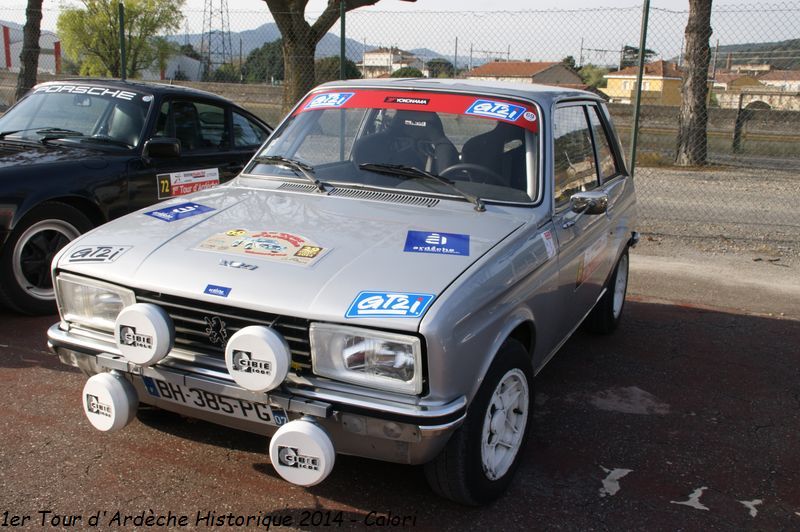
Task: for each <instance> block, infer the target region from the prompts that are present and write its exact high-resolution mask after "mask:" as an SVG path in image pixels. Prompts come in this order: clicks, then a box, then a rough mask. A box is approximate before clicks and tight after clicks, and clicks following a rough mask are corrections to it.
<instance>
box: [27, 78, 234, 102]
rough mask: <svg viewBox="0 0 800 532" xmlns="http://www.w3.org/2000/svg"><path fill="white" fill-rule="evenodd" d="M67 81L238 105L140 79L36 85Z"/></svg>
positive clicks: (204, 93) (181, 88)
mask: <svg viewBox="0 0 800 532" xmlns="http://www.w3.org/2000/svg"><path fill="white" fill-rule="evenodd" d="M65 83H74V84H81V85H88V84H92V85H98V86H101V87H113V88H116V89H132V90H138V91H140V92H147V93H149V94H152V95H154V96H165V95H170V96H173V95H182V96H195V97H201V98H206V99H209V100H217V101H218V102H224V103H228V104H233V105H236V104H235V103H233V102H232V101H231V100H229V99H227V98H224V97H222V96H219V95H218V94H214V93H212V92H206V91H203V90H199V89H193V88H191V87H184V86H181V85H168V84H166V83H150V82H145V81H138V80H137V81H128V80H126V81H122V80H118V79H105V78H68V79H61V80H55V81H46V82H44V83H39V84H37V85H36V87H41V86H47V85H64V84H65ZM237 107H238V106H237Z"/></svg>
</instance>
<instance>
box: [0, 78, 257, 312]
mask: <svg viewBox="0 0 800 532" xmlns="http://www.w3.org/2000/svg"><path fill="white" fill-rule="evenodd" d="M271 131H272V128H270V126H269V125H268V124H266V123H265V122H263V121H262V120H260V119H259V118H258V117H256V116H254V115H253V114H251V113H249V112H247V111H245V110H244V109H242V108H241V107H238V106H237V105H235V104H234V103H232V102H230V101H228V100H226V99H224V98H221V97H219V96H216V95H214V94H210V93H207V92H203V91H198V90H193V89H188V88H184V87H177V86H170V85H159V84H148V83H138V82H121V81H111V80H94V79H80V80H71V81H58V82H48V83H42V84H40V85H37V86H36V87H34V88H33V89H32V90H31V91H30V92H29V93H28V94H27V95H26V96H25V97H24V98H22V99H21V100H20V101H19V102H17V103H16V104H15V105H14V106H13V107H11V108H10V109H9V110H8V111H7V112H6V113H5V114H4V115H3V116H2V117H0V302H3V303H5V304H6V305H7V306H9V307H10V308H12V309H15V310H17V311H20V312H24V313H29V314H41V313H47V312H51V311H54V310H55V303H54V301H55V299H54V295H53V285H52V280H51V279H50V261H51V260H52V258H53V256H54V255H55V254H56V252H57V251H58V250H59V249H61V248H62V247H63V246H64V245H65V244H66V243H67V242H69V241H70V240H72V239H74V238H75V237H77V236H78V235H80V234H81V233H84V232H86V231H88V230H89V229H91V228H93V227H95V226H97V225H100V224H102V223H104V222H106V221H108V220H110V219H112V218H116V217H118V216H122V215H123V214H126V213H128V212H131V211H133V210H136V209H139V208H142V207H145V206H147V205H150V204H152V203H156V202H157V201H159V200H161V199H164V198H168V197H173V196H177V195H182V194H188V193H189V192H194V191H197V190H202V189H204V188H208V187H212V186H214V185H217V184H219V183H223V182H225V181H227V180H228V179H230V178H232V177H234V176H235V175H236V174H237V173H238V172H239V171H240V170H241V169H242V167H243V166H244V164H245V163H246V162H247V161H248V160H249V159H250V157H252V155H253V153H255V150H256V148H258V146H259V145H261V143H262V142H263V141H264V140H266V138H267V136H268V135H269V133H270V132H271Z"/></svg>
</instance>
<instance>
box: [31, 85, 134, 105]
mask: <svg viewBox="0 0 800 532" xmlns="http://www.w3.org/2000/svg"><path fill="white" fill-rule="evenodd" d="M33 92H35V93H36V92H48V93H54V92H66V93H69V94H88V95H90V96H107V97H109V98H118V99H120V100H128V101H130V100H133V99H134V98H136V96H137V94H136V93H135V92H130V91H123V90H119V89H109V88H107V87H92V86H91V85H47V86H45V87H39V88H38V89H35V90H34V91H33Z"/></svg>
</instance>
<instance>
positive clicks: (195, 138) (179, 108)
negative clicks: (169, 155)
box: [172, 101, 203, 151]
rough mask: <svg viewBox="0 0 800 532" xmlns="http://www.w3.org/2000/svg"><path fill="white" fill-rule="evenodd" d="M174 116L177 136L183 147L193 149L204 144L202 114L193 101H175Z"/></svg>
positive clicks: (173, 106) (173, 105)
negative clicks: (201, 130) (199, 113)
mask: <svg viewBox="0 0 800 532" xmlns="http://www.w3.org/2000/svg"><path fill="white" fill-rule="evenodd" d="M172 117H173V120H174V123H175V137H176V138H177V139H178V140H180V141H181V149H183V150H188V151H191V150H196V149H198V148H200V147H202V146H203V138H202V136H201V133H200V116H199V115H198V114H197V108H196V107H195V106H194V104H193V103H191V102H180V101H177V102H173V104H172Z"/></svg>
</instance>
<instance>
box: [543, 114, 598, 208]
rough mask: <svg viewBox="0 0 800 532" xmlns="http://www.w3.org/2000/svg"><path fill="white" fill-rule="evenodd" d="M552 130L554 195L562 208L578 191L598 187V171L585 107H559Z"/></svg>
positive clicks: (557, 203)
mask: <svg viewBox="0 0 800 532" xmlns="http://www.w3.org/2000/svg"><path fill="white" fill-rule="evenodd" d="M553 129H554V133H553V150H554V154H553V176H554V178H555V187H554V194H553V196H554V197H555V202H556V205H562V204H564V203H566V202H567V201H569V198H570V196H572V195H573V194H575V193H576V192H585V191H587V190H592V189H593V188H595V187H597V185H598V181H597V171H596V169H595V160H594V149H593V147H592V135H591V132H590V131H589V124H588V122H587V120H586V112H585V108H584V106H582V105H575V106H570V107H559V108H557V109H556V112H555V116H554V117H553Z"/></svg>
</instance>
